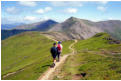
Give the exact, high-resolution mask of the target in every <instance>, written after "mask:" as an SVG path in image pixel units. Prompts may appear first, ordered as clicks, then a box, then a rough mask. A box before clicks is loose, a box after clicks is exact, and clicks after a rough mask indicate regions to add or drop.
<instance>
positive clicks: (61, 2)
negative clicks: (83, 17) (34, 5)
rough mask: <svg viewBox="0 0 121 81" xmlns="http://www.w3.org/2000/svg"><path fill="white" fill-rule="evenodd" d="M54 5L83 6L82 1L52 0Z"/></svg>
mask: <svg viewBox="0 0 121 81" xmlns="http://www.w3.org/2000/svg"><path fill="white" fill-rule="evenodd" d="M50 3H51V5H53V6H80V7H81V6H83V4H82V2H80V1H76V2H75V1H52V2H50Z"/></svg>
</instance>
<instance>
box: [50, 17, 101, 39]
mask: <svg viewBox="0 0 121 81" xmlns="http://www.w3.org/2000/svg"><path fill="white" fill-rule="evenodd" d="M49 31H58V32H65V33H66V34H67V35H68V36H69V38H71V39H74V38H76V39H87V38H89V37H91V36H93V35H94V34H96V33H99V32H102V30H101V29H99V28H97V27H95V26H91V25H87V24H85V23H84V22H83V20H81V19H78V18H75V17H71V18H69V19H67V20H66V21H64V22H63V23H60V24H57V25H55V26H54V27H52V28H51V29H50V30H49Z"/></svg>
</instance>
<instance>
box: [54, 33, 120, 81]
mask: <svg viewBox="0 0 121 81" xmlns="http://www.w3.org/2000/svg"><path fill="white" fill-rule="evenodd" d="M112 41H113V42H112ZM114 41H115V40H114V39H112V38H111V37H110V36H109V35H108V34H106V33H99V34H96V35H95V36H94V37H92V38H89V39H87V40H79V41H78V43H76V44H75V46H74V48H75V50H76V51H77V54H75V55H72V56H70V57H69V58H68V59H67V61H66V63H64V65H63V66H62V69H61V72H60V73H59V74H58V75H56V76H55V77H54V79H74V80H75V79H83V80H111V79H112V80H121V68H120V67H121V66H120V65H121V44H115V43H116V42H117V41H115V42H114ZM111 43H113V44H111ZM83 74H86V76H85V77H83Z"/></svg>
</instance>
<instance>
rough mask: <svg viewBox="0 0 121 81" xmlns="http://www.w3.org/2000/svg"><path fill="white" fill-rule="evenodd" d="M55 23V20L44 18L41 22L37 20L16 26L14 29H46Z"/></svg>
mask: <svg viewBox="0 0 121 81" xmlns="http://www.w3.org/2000/svg"><path fill="white" fill-rule="evenodd" d="M55 24H57V22H56V21H53V20H46V21H42V22H37V23H33V24H26V25H22V26H18V27H16V28H15V29H17V30H19V29H21V30H34V31H46V30H48V29H50V28H51V27H52V26H53V25H55Z"/></svg>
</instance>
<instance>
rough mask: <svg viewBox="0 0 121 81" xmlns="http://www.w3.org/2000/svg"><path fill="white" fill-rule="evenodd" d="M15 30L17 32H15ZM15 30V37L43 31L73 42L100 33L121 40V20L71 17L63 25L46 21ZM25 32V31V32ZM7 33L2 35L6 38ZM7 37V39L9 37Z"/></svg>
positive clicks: (18, 27)
mask: <svg viewBox="0 0 121 81" xmlns="http://www.w3.org/2000/svg"><path fill="white" fill-rule="evenodd" d="M13 30H15V32H16V33H15V32H14V31H13ZM13 30H11V31H9V32H11V33H13V32H14V35H16V34H19V33H17V31H18V30H19V32H20V33H21V31H22V32H25V31H41V32H46V33H44V35H49V36H51V37H54V38H56V39H58V40H72V39H87V38H90V37H92V36H93V35H95V34H96V33H100V32H107V33H109V34H110V35H112V36H113V37H115V38H116V39H119V40H121V21H120V20H108V21H100V22H93V21H90V20H85V19H79V18H76V17H70V18H68V19H67V20H65V21H64V22H62V23H58V22H56V21H53V20H46V21H41V22H37V23H32V24H26V25H21V26H17V27H16V28H14V29H13ZM23 30H24V31H23ZM9 32H8V34H9ZM4 33H5V31H4V32H3V33H2V35H3V36H2V37H3V38H4V35H7V34H4ZM12 35H13V34H11V35H8V36H5V37H6V38H7V37H9V36H12Z"/></svg>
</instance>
